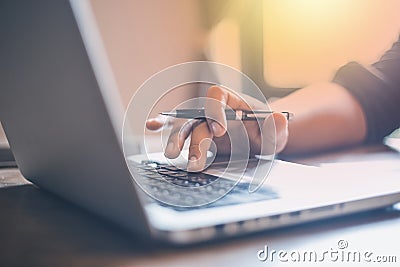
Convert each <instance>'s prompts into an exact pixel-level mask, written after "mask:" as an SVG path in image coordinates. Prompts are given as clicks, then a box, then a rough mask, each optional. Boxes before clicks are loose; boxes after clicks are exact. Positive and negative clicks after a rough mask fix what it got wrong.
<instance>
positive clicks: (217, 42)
mask: <svg viewBox="0 0 400 267" xmlns="http://www.w3.org/2000/svg"><path fill="white" fill-rule="evenodd" d="M239 33H240V32H239V25H238V23H237V21H235V20H233V19H231V18H226V19H223V20H222V21H221V22H220V23H218V24H217V25H216V26H215V28H214V29H213V30H212V31H211V33H210V37H209V41H210V44H209V47H208V54H209V58H211V59H213V60H215V61H217V62H220V63H223V64H226V65H229V66H231V67H234V68H237V69H240V66H241V64H240V36H239Z"/></svg>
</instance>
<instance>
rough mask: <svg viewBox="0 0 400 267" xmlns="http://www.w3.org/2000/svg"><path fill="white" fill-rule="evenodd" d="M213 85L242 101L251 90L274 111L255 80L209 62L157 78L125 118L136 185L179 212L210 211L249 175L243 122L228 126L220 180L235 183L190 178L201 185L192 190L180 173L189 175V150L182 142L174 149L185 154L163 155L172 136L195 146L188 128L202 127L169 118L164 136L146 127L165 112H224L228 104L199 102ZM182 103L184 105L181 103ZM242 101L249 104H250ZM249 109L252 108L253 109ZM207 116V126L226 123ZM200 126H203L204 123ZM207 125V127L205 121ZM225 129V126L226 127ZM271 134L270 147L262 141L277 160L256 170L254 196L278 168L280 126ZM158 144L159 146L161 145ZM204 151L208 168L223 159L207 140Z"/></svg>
mask: <svg viewBox="0 0 400 267" xmlns="http://www.w3.org/2000/svg"><path fill="white" fill-rule="evenodd" d="M213 85H217V86H220V87H222V88H224V89H226V90H229V91H231V92H232V93H236V94H237V95H240V93H242V92H243V89H245V92H244V93H246V94H248V95H251V96H253V97H254V98H256V99H258V100H259V101H261V103H265V104H263V107H262V108H263V109H264V110H270V108H269V106H268V104H267V101H266V99H265V97H264V95H263V94H262V92H261V91H260V90H259V88H258V87H257V85H256V84H255V83H254V82H253V81H252V80H251V79H250V78H249V77H247V76H246V75H244V74H243V73H241V72H240V71H238V70H236V69H233V68H231V67H229V66H226V65H223V64H219V63H215V62H209V61H195V62H187V63H183V64H178V65H175V66H172V67H169V68H166V69H164V70H162V71H160V72H158V73H156V74H155V75H153V76H151V77H150V78H149V79H148V80H146V81H145V82H144V83H143V84H142V85H141V86H140V88H139V89H138V90H137V91H136V93H135V94H134V96H133V97H132V98H131V100H130V102H129V105H128V107H127V110H126V112H125V117H124V125H123V134H122V144H123V151H124V156H125V159H126V162H127V165H128V168H129V171H130V173H131V175H132V177H133V179H134V180H135V182H136V183H137V184H138V185H139V187H140V188H141V189H142V190H143V191H144V192H145V193H147V194H148V195H149V196H151V197H153V198H154V199H156V200H158V201H161V202H163V203H165V204H168V205H173V206H179V207H196V206H202V205H206V204H209V203H212V202H214V201H216V200H218V199H220V198H222V197H224V196H225V195H226V194H228V193H229V192H230V191H231V190H232V189H233V188H234V187H235V186H236V184H237V183H239V182H240V180H241V178H242V177H243V176H244V175H245V171H246V168H247V166H248V159H249V158H250V142H249V136H248V132H247V129H246V125H245V123H244V122H243V121H241V120H235V121H229V122H228V128H227V129H226V130H227V131H226V134H225V135H224V136H225V137H226V140H225V142H226V144H228V146H229V147H228V148H230V149H229V153H226V152H225V153H226V155H227V156H228V160H227V161H226V164H225V165H224V167H223V169H222V170H221V167H220V166H219V170H218V173H217V176H218V177H225V176H226V177H229V178H230V182H227V180H226V179H220V178H218V177H217V179H214V180H212V182H205V183H201V182H204V180H205V179H202V176H200V175H199V177H196V176H195V175H188V176H187V177H189V176H190V177H191V178H193V180H194V181H198V182H195V183H194V185H193V186H188V185H187V184H189V183H185V181H182V180H184V179H185V178H180V177H183V176H184V175H185V174H182V173H180V172H179V171H182V170H183V171H185V170H186V166H187V164H188V158H187V157H188V156H187V155H186V154H185V153H184V152H185V151H184V150H185V149H182V147H183V148H184V147H185V144H177V141H175V143H173V142H172V144H173V145H175V146H179V148H181V149H182V152H181V153H180V154H179V155H177V157H175V158H174V159H170V158H165V157H164V156H163V154H164V153H165V150H166V148H167V146H168V144H170V145H171V142H169V140H170V136H171V135H178V136H181V135H185V136H186V137H188V138H187V139H188V140H190V137H189V136H188V133H187V129H190V127H188V126H191V127H192V128H191V129H192V130H193V129H194V128H195V127H196V126H195V125H199V123H193V120H189V119H187V120H183V119H166V118H164V120H165V121H164V122H165V127H162V129H161V130H160V131H159V132H157V133H154V132H150V131H148V130H147V129H146V128H145V125H146V121H147V120H148V119H150V118H152V117H154V116H155V115H157V114H158V113H159V112H164V111H168V112H170V111H175V110H182V109H197V110H198V109H204V108H205V107H207V105H208V106H210V105H214V106H216V105H222V106H224V103H221V102H219V101H218V100H216V99H213V98H209V97H205V96H198V95H199V91H201V90H203V92H204V89H207V88H209V87H211V86H213ZM199 88H200V90H199ZM191 90H192V91H191ZM183 95H191V97H187V98H185V99H182V96H183ZM193 96H196V97H193ZM177 99H182V100H181V101H177ZM242 100H243V101H245V102H246V100H244V98H243V99H242ZM248 106H252V105H249V104H248ZM229 109H231V110H233V108H232V107H230V106H225V110H229ZM205 110H206V112H205V115H206V119H207V120H210V119H211V120H214V121H217V122H220V121H218V118H216V117H212V115H210V114H208V113H207V109H205ZM195 121H199V122H200V123H201V121H200V120H195ZM203 122H205V119H204V118H203ZM220 124H222V123H221V122H220ZM253 124H254V125H253V126H252V127H253V128H256V127H259V129H258V131H259V132H260V133H261V135H262V134H264V133H263V132H262V131H261V128H260V127H261V123H258V122H257V121H254V122H253ZM247 125H248V124H247ZM268 128H269V129H270V133H268V136H267V137H268V138H266V139H268V142H263V140H264V138H263V137H262V136H261V143H262V144H261V147H262V148H265V146H268V147H269V149H264V150H262V151H268V155H269V156H270V159H271V160H269V161H264V162H263V163H262V164H261V163H258V164H257V166H256V167H255V168H254V169H255V171H254V174H253V177H252V180H251V182H250V183H249V186H248V190H249V192H254V191H256V190H257V189H258V188H259V187H260V186H261V185H262V183H263V182H264V181H265V179H266V178H267V176H268V174H269V172H270V168H271V166H272V162H273V158H274V155H275V125H274V124H272V125H271V127H268ZM156 139H158V140H157V141H156V142H155V140H156ZM188 142H189V141H188ZM154 143H160V146H159V147H160V148H161V150H162V151H159V152H160V153H153V151H154V149H152V146H154ZM178 143H179V142H178ZM186 145H187V142H186ZM202 145H204V146H206V147H207V150H208V152H207V155H210V157H205V156H204V155H205V154H204V153H203V154H202V155H203V156H204V157H202V159H204V158H205V159H204V160H205V163H206V165H207V166H208V165H209V164H210V163H212V161H213V160H214V158H215V156H216V155H217V153H220V152H219V151H218V144H216V143H215V140H214V138H205V139H203V140H202V141H201V143H200V144H199V146H200V147H201V146H202ZM135 147H140V148H141V151H140V152H139V153H137V152H136V151H134V150H135V149H134V148H135ZM143 162H146V163H149V162H150V166H144V167H143V166H141V164H142V163H143ZM151 162H154V163H155V165H157V164H159V163H161V165H163V166H171V165H172V167H167V168H169V169H167V170H162V171H160V170H159V169H158V168H159V165H157V166H153V165H152V163H151ZM152 168H153V169H152ZM174 175H181V176H180V177H177V176H174ZM203 176H204V174H203ZM175 180H176V181H175ZM160 182H162V184H161V183H160Z"/></svg>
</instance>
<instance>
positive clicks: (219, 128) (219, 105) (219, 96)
mask: <svg viewBox="0 0 400 267" xmlns="http://www.w3.org/2000/svg"><path fill="white" fill-rule="evenodd" d="M227 107H228V108H231V109H240V110H250V109H251V108H250V106H249V105H248V104H247V103H246V102H245V101H244V100H243V99H242V98H241V97H239V96H238V95H236V94H233V93H231V92H229V91H228V90H225V89H223V88H221V87H218V86H211V87H210V88H209V89H208V91H207V101H206V103H205V109H206V117H207V123H208V126H209V128H210V129H211V130H212V133H213V134H214V136H216V137H220V136H222V135H224V134H225V132H226V128H227V122H226V115H225V108H227Z"/></svg>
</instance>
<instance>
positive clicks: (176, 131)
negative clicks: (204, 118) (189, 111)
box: [164, 120, 199, 159]
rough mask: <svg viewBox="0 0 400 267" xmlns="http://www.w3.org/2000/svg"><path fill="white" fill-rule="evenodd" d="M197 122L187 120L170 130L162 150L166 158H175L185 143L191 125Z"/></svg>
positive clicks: (191, 127)
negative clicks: (164, 147)
mask: <svg viewBox="0 0 400 267" xmlns="http://www.w3.org/2000/svg"><path fill="white" fill-rule="evenodd" d="M198 123H199V122H198V121H197V120H189V121H187V122H185V123H184V124H183V125H175V126H174V127H173V129H172V131H171V134H170V136H169V138H168V142H167V147H166V149H165V151H164V155H165V156H166V157H167V158H170V159H175V158H177V157H178V156H179V155H180V153H181V151H182V148H183V145H184V144H185V140H186V139H187V138H188V136H189V135H190V133H191V131H192V129H193V127H195V125H197V124H198Z"/></svg>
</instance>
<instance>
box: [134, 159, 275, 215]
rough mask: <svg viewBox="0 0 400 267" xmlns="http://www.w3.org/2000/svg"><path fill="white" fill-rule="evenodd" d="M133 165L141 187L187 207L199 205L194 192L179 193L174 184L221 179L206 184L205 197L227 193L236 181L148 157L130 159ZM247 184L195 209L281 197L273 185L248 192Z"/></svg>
mask: <svg viewBox="0 0 400 267" xmlns="http://www.w3.org/2000/svg"><path fill="white" fill-rule="evenodd" d="M131 167H133V171H134V172H135V173H136V174H138V175H139V176H137V175H136V176H135V178H139V179H140V184H141V186H142V187H143V188H144V189H145V190H146V189H151V192H152V193H153V194H154V196H155V197H156V198H157V197H158V196H160V195H162V196H163V198H165V197H167V198H170V199H171V200H173V198H179V199H180V200H183V201H184V203H185V205H186V206H196V203H194V202H193V201H194V199H193V197H192V195H191V191H190V190H179V192H177V191H178V190H176V188H175V186H181V187H188V188H196V187H203V186H205V185H209V184H211V183H213V182H214V181H216V180H217V179H220V180H219V182H218V183H215V184H214V185H209V186H207V187H205V194H207V196H206V195H205V197H204V198H209V197H210V195H218V196H221V195H224V194H225V193H226V192H228V191H229V190H231V188H232V187H233V186H234V184H235V182H233V181H231V180H229V179H224V178H219V177H216V176H213V175H209V174H205V173H191V172H187V171H184V170H181V169H179V168H177V167H175V166H172V165H168V164H162V163H159V162H156V161H150V160H145V161H142V162H141V163H134V162H131ZM248 187H249V183H247V182H243V183H241V182H239V183H237V184H236V186H235V187H234V188H233V189H232V190H231V191H230V192H229V193H228V194H226V195H225V196H224V197H223V198H221V199H218V200H217V201H215V202H213V203H210V204H208V205H203V206H199V207H196V208H205V207H215V206H224V205H234V204H238V203H246V202H255V201H262V200H269V199H275V198H277V197H278V194H277V193H276V192H275V191H273V190H272V189H271V188H268V187H261V188H260V189H259V190H257V191H256V192H254V193H249V192H248ZM174 188H175V190H174ZM159 203H160V204H161V205H163V206H168V207H171V208H173V209H175V210H188V209H193V208H192V207H191V208H182V207H175V206H170V205H166V204H163V203H161V202H159Z"/></svg>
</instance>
